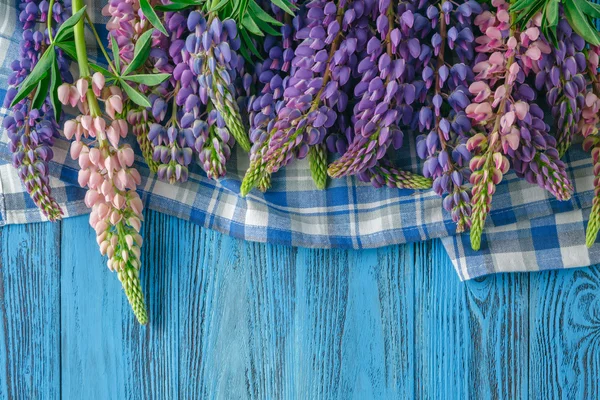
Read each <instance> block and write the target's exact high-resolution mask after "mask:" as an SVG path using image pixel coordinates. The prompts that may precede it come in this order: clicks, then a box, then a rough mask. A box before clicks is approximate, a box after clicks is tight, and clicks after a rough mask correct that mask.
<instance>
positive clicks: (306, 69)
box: [264, 0, 355, 173]
mask: <svg viewBox="0 0 600 400" xmlns="http://www.w3.org/2000/svg"><path fill="white" fill-rule="evenodd" d="M346 6H347V2H346V0H340V1H338V3H337V4H335V3H332V2H329V3H328V2H325V1H323V0H312V1H310V2H309V3H308V4H307V5H306V8H307V9H308V11H307V14H306V25H305V26H304V27H302V28H301V29H298V31H297V32H296V39H297V40H302V41H301V42H300V43H299V44H298V46H297V48H296V49H295V56H294V59H293V60H292V68H293V71H292V74H291V76H290V78H289V80H288V86H287V87H286V89H285V91H284V104H283V106H282V107H281V108H280V109H279V110H278V112H277V119H276V121H275V124H274V125H273V129H272V131H273V134H272V135H271V137H270V140H269V144H268V149H267V151H266V152H265V154H264V161H265V165H266V170H267V172H269V173H272V172H275V171H277V170H278V169H279V168H281V167H282V166H284V165H286V164H288V163H289V162H290V161H291V160H292V158H294V157H295V158H303V157H305V156H306V155H307V154H308V147H309V146H312V145H317V144H320V143H322V142H323V141H324V139H325V135H326V132H327V129H328V128H331V127H332V126H333V124H334V123H335V119H336V117H337V114H336V112H335V111H334V110H332V109H331V108H330V107H329V106H328V105H327V102H326V101H325V100H327V99H333V96H335V95H336V94H338V88H339V84H337V83H336V84H334V83H332V82H333V81H336V82H338V80H343V79H344V78H346V75H345V72H344V71H345V69H343V67H344V65H345V63H346V60H348V59H349V56H350V55H351V54H352V53H353V52H354V51H355V47H354V48H353V46H352V45H350V46H347V45H346V46H345V48H344V50H343V52H342V53H338V54H339V55H338V56H337V57H338V58H337V60H338V61H339V63H340V64H338V65H337V67H339V68H336V66H335V64H336V61H334V60H333V59H334V57H336V56H335V54H336V52H337V51H338V49H341V46H340V45H341V44H342V32H343V24H344V17H345V15H346V14H345V12H346V11H348V10H346ZM348 23H349V24H350V23H351V21H350V22H348ZM346 56H348V57H346ZM345 57H346V58H345ZM338 72H339V73H338ZM334 74H337V75H336V77H335V78H334V77H333V75H334ZM348 77H349V75H348ZM332 102H333V101H332Z"/></svg>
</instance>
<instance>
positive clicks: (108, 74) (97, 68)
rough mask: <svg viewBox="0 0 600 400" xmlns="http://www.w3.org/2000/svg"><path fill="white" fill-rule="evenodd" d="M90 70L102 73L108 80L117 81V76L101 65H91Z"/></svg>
mask: <svg viewBox="0 0 600 400" xmlns="http://www.w3.org/2000/svg"><path fill="white" fill-rule="evenodd" d="M90 68H91V69H93V70H94V71H96V72H100V73H101V74H102V75H104V76H105V77H107V78H112V79H117V76H116V75H115V74H113V73H112V72H110V71H109V70H107V69H105V68H102V67H101V66H99V65H96V64H93V63H90Z"/></svg>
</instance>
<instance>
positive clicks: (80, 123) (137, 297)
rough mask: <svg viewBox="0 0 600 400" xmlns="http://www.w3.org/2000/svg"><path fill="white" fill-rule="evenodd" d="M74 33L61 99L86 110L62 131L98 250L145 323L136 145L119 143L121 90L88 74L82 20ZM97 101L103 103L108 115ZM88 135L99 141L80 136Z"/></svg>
mask: <svg viewBox="0 0 600 400" xmlns="http://www.w3.org/2000/svg"><path fill="white" fill-rule="evenodd" d="M82 7H83V0H73V13H76V12H77V11H79V10H80V9H81V8H82ZM74 36H75V48H76V52H77V62H78V64H79V73H80V78H79V80H78V81H77V83H76V85H74V86H71V85H68V84H63V85H61V87H59V98H60V99H61V102H63V104H67V103H71V104H77V105H78V106H79V109H80V111H81V112H82V114H81V115H79V116H78V117H77V118H76V119H74V120H69V121H67V122H65V127H64V133H65V136H66V137H67V138H75V141H74V142H73V143H72V144H71V156H72V157H73V158H74V159H78V161H79V166H80V167H81V170H80V171H79V178H78V180H79V184H80V185H81V186H82V187H85V186H87V187H88V191H87V193H86V196H85V202H86V205H87V206H88V207H90V208H91V209H92V212H91V214H90V225H91V226H92V227H93V228H94V230H95V231H96V235H97V242H98V245H99V246H100V252H101V253H102V254H103V255H105V254H106V255H107V256H108V267H109V269H111V270H112V271H116V272H117V274H118V277H119V280H120V281H121V284H122V285H123V289H124V290H125V294H126V295H127V298H128V300H129V304H130V305H131V308H132V309H133V312H134V313H135V315H136V317H137V319H138V321H139V322H140V323H141V324H145V323H147V322H148V315H147V313H146V305H145V302H144V295H143V293H142V288H141V285H140V278H139V269H140V267H141V262H140V255H141V250H140V247H141V245H142V237H141V236H140V234H139V231H140V229H141V221H142V219H143V216H142V209H143V203H142V200H141V199H140V197H139V195H138V194H137V192H136V191H135V188H136V186H137V185H139V184H140V182H141V176H140V174H139V172H138V171H137V170H136V169H135V168H133V161H134V153H133V149H132V148H131V147H130V146H129V145H127V144H120V143H119V141H120V139H121V137H125V136H126V135H127V130H128V126H127V122H126V121H125V120H124V119H122V118H121V117H120V115H121V114H122V112H123V95H122V93H121V90H120V89H119V88H118V87H116V86H112V87H108V88H103V87H102V86H103V85H104V83H105V81H104V79H103V77H101V76H100V75H99V74H98V73H97V74H94V77H92V78H91V79H90V69H89V63H88V58H87V50H86V46H85V35H84V22H83V20H81V21H79V22H78V23H77V24H76V25H75V28H74ZM90 83H91V84H90ZM95 92H98V93H99V97H100V98H98V97H97V96H98V95H97V94H96V93H95ZM98 100H101V101H103V102H104V104H105V107H104V108H105V110H106V114H105V115H103V114H102V112H101V110H100V106H99V103H98ZM88 137H91V138H95V139H96V140H95V142H92V143H90V144H87V143H85V142H83V141H82V139H83V138H88Z"/></svg>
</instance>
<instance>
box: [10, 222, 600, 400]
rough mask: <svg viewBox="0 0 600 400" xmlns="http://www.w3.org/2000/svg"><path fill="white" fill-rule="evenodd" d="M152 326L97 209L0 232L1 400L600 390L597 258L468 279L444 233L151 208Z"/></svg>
mask: <svg viewBox="0 0 600 400" xmlns="http://www.w3.org/2000/svg"><path fill="white" fill-rule="evenodd" d="M144 237H145V238H146V242H145V243H144V248H143V249H144V250H143V256H142V257H143V261H144V269H143V272H142V278H143V285H144V288H145V292H146V299H147V302H148V305H149V313H150V323H149V325H148V326H147V327H140V326H138V325H137V323H136V322H135V319H134V317H133V315H132V314H131V313H130V311H129V307H128V305H127V302H126V299H125V296H124V294H123V293H122V291H121V289H120V284H119V282H118V279H117V277H116V276H115V275H114V274H112V273H111V272H110V271H108V269H107V268H106V267H105V265H104V260H103V259H102V258H101V257H100V256H99V254H98V253H97V248H96V243H95V238H94V235H93V232H92V230H91V229H90V228H89V226H88V224H87V217H78V218H72V219H68V220H66V221H64V222H62V223H61V224H54V225H53V224H49V223H45V224H32V225H20V226H8V227H4V228H2V229H0V246H1V247H0V260H1V265H0V316H1V318H2V321H1V322H2V327H1V328H0V398H44V399H52V398H59V397H63V398H67V399H91V398H94V399H125V398H136V399H174V398H177V397H179V398H261V399H262V398H272V399H280V398H290V399H294V398H298V399H312V398H342V399H347V398H360V399H369V398H377V399H379V398H409V399H412V398H424V399H425V398H460V399H462V398H509V399H514V398H532V399H540V398H572V399H582V398H586V399H593V398H600V379H599V378H598V377H599V376H600V351H599V350H600V349H599V346H600V268H599V267H591V268H587V269H579V270H566V271H555V272H543V273H534V274H531V275H527V274H500V275H496V276H491V277H487V278H484V279H480V280H478V281H471V282H467V283H461V282H460V281H459V280H458V277H457V275H456V274H455V272H454V270H453V268H452V265H451V263H450V261H449V259H448V257H447V255H446V254H445V252H444V249H443V247H442V246H441V244H440V243H439V241H428V242H424V243H418V244H411V245H402V246H394V247H388V248H383V249H377V250H366V251H346V250H309V249H297V248H290V247H281V246H271V245H264V244H257V243H248V242H242V241H239V240H237V239H233V238H230V237H228V236H224V235H222V234H219V233H216V232H213V231H209V230H206V229H201V228H199V227H197V226H195V225H192V224H190V223H188V222H184V221H180V220H177V219H175V218H172V217H167V216H164V215H161V214H157V213H154V212H149V213H148V214H147V219H146V223H145V224H144Z"/></svg>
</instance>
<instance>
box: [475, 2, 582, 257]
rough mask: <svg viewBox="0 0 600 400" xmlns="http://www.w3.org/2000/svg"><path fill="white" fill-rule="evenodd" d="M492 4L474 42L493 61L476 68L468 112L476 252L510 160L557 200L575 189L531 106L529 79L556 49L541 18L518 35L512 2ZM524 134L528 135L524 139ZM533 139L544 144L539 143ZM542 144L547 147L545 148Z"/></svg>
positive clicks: (540, 114)
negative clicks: (544, 34)
mask: <svg viewBox="0 0 600 400" xmlns="http://www.w3.org/2000/svg"><path fill="white" fill-rule="evenodd" d="M492 4H493V5H494V6H495V7H496V11H495V12H483V13H482V14H481V15H479V16H477V17H476V18H475V24H476V25H477V26H478V27H479V30H480V31H481V33H482V34H481V36H479V37H477V38H476V39H475V42H476V43H477V46H476V48H475V50H476V51H477V52H479V53H481V54H488V57H487V58H483V59H480V61H479V62H478V63H477V64H476V65H475V66H474V67H473V72H474V73H475V74H476V75H475V82H473V83H472V84H471V85H470V87H469V92H470V93H471V94H473V95H474V96H475V97H474V98H473V100H472V104H470V105H469V106H467V108H466V110H465V111H466V114H467V116H468V117H469V118H471V120H472V122H473V126H474V128H475V130H476V131H478V132H479V133H478V134H477V135H475V136H473V137H472V138H471V139H470V140H469V142H468V143H467V147H468V148H471V149H473V151H474V153H475V155H476V156H475V157H474V158H473V159H472V160H471V163H470V167H471V169H472V174H471V183H472V184H473V185H474V186H473V193H472V195H473V196H472V204H473V213H472V220H473V225H472V227H471V245H472V247H473V248H474V249H476V250H477V249H479V246H480V239H481V233H482V229H483V224H484V222H485V218H486V216H487V213H488V212H489V210H490V207H491V199H492V195H493V193H494V192H495V190H496V189H495V185H497V184H498V183H499V182H500V181H501V180H502V176H503V174H505V173H506V171H507V170H508V166H509V162H508V159H509V158H510V159H511V161H512V162H513V163H514V165H515V170H516V172H517V174H520V175H521V176H524V177H525V178H526V179H527V180H528V181H529V182H536V183H537V184H539V185H540V186H542V187H544V188H546V189H547V190H549V191H550V192H551V193H553V194H554V195H555V196H556V197H557V198H559V199H565V198H568V197H569V196H570V192H571V190H572V186H571V184H570V182H569V181H568V179H567V177H566V173H565V171H564V164H563V163H562V162H561V161H560V160H559V159H558V153H557V151H556V149H555V148H554V147H553V144H555V142H556V141H554V140H553V138H552V137H551V135H550V134H549V132H548V128H546V130H543V129H540V126H543V125H545V124H544V123H543V112H541V110H540V109H539V107H537V106H536V108H531V107H530V106H529V104H528V102H529V101H531V100H533V98H534V97H535V92H534V90H533V89H532V88H531V87H529V86H528V85H527V84H526V83H525V78H526V77H527V76H528V75H529V74H531V73H536V72H539V71H540V67H539V65H538V62H539V61H540V60H541V59H542V57H543V56H544V55H545V54H548V53H550V50H551V49H550V46H549V45H548V43H547V42H545V40H544V39H543V38H542V36H541V35H540V29H539V26H540V23H541V19H540V17H539V16H536V17H535V18H534V19H533V20H532V21H530V22H529V23H528V24H527V26H526V27H525V30H524V31H522V32H518V31H516V30H515V29H516V28H514V27H513V28H512V29H511V25H512V23H511V13H510V12H509V4H508V3H507V2H506V1H504V0H493V1H492ZM481 54H480V55H481ZM540 117H541V118H540ZM533 121H535V124H534V122H533ZM521 132H527V134H526V135H523V136H522V135H521ZM534 137H535V138H539V140H536V141H535V142H534V139H533V138H534ZM539 143H545V144H546V147H545V148H544V147H543V146H541V145H540V144H539ZM541 155H543V157H542V156H541ZM503 160H506V162H504V161H503Z"/></svg>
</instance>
